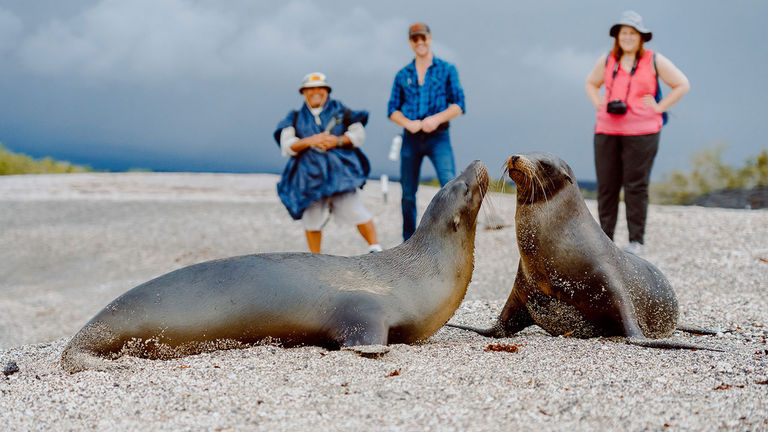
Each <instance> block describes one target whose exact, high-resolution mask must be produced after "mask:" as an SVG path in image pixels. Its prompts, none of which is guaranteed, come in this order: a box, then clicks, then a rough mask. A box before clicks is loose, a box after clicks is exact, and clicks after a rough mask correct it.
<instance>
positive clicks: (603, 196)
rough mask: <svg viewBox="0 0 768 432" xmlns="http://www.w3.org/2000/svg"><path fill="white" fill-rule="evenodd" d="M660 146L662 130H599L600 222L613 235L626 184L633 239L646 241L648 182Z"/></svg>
mask: <svg viewBox="0 0 768 432" xmlns="http://www.w3.org/2000/svg"><path fill="white" fill-rule="evenodd" d="M658 149H659V133H658V132H657V133H655V134H650V135H606V134H595V171H596V172H597V210H598V214H599V215H600V226H601V227H602V228H603V231H604V232H605V233H606V234H607V235H608V237H610V238H611V239H613V231H614V229H615V228H616V217H617V215H618V211H619V192H620V191H621V188H622V187H623V188H624V202H625V204H626V209H627V228H628V230H629V241H630V242H639V243H641V244H642V243H643V242H644V236H645V219H646V215H647V213H648V182H649V179H650V177H651V168H652V167H653V159H654V158H655V157H656V152H657V151H658Z"/></svg>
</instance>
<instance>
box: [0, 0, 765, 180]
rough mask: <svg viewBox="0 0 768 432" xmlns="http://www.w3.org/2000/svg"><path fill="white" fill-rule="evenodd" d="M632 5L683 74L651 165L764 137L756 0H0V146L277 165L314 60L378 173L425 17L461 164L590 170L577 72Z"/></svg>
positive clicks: (185, 164) (128, 159)
mask: <svg viewBox="0 0 768 432" xmlns="http://www.w3.org/2000/svg"><path fill="white" fill-rule="evenodd" d="M629 8H637V10H638V12H640V13H641V14H642V15H643V16H644V19H645V22H646V25H647V26H648V27H650V28H651V29H652V30H653V31H654V40H653V41H652V42H651V44H649V48H653V49H658V50H659V51H660V52H662V53H663V54H665V55H666V56H667V57H669V58H671V59H672V60H673V61H674V62H675V63H676V64H677V65H678V66H679V67H680V68H681V69H682V70H683V71H684V72H685V73H686V74H687V75H688V77H689V78H690V80H691V83H692V91H691V93H690V94H689V95H687V96H686V97H685V98H684V99H683V100H682V101H681V102H680V103H679V104H678V105H677V106H675V107H674V108H673V112H672V120H671V123H670V124H669V125H668V126H666V127H665V128H664V130H663V132H662V142H661V150H660V153H659V156H658V159H657V164H656V169H655V171H654V177H656V178H658V177H659V176H660V174H662V173H664V172H669V171H670V170H671V169H673V168H684V167H685V166H686V165H687V159H688V156H689V155H690V154H691V153H692V152H693V151H696V150H698V149H702V148H705V147H708V146H712V145H714V144H715V143H718V142H721V141H722V142H729V143H730V144H731V147H730V148H729V150H728V151H727V152H726V156H727V157H728V158H729V159H730V160H731V162H734V163H741V162H743V159H744V158H746V157H747V156H749V155H754V154H757V153H758V152H759V150H760V149H762V148H765V146H766V145H765V144H764V142H763V141H760V140H759V139H758V135H757V125H759V124H760V123H761V122H762V119H763V118H765V117H766V114H767V113H768V112H767V110H766V109H765V107H764V104H763V102H762V100H761V99H764V96H765V94H766V86H765V84H764V81H765V80H764V79H763V78H762V77H761V74H762V72H760V71H762V70H764V67H765V65H766V60H767V59H766V50H765V49H762V48H759V49H755V48H754V46H755V45H754V41H755V40H759V37H760V36H759V34H758V33H759V31H760V30H759V29H761V28H762V26H761V20H762V19H763V18H761V17H765V16H766V12H768V7H767V6H766V4H765V3H763V2H758V1H740V2H731V3H725V2H723V3H714V2H706V3H703V2H698V1H692V0H689V1H678V2H666V1H648V2H644V3H642V4H640V5H638V4H637V3H631V2H620V1H619V2H616V1H612V2H608V1H586V2H566V1H549V2H535V3H534V2H529V3H519V2H501V1H499V2H475V3H467V2H406V1H394V2H375V3H367V2H345V1H330V2H323V3H318V2H309V1H292V2H288V3H272V2H250V1H226V2H220V1H191V0H163V1H157V0H134V1H130V2H126V1H116V0H103V1H96V0H92V1H85V0H80V1H70V2H59V1H50V2H41V1H36V2H10V1H8V2H3V1H0V60H2V62H3V67H2V68H0V141H2V142H3V143H4V144H5V145H6V146H8V147H10V148H12V149H14V150H16V151H25V152H28V153H31V154H33V155H36V156H43V155H52V156H56V157H62V158H68V159H73V160H75V161H78V162H85V163H91V164H93V165H95V166H105V167H112V168H127V167H130V166H143V167H149V168H154V169H173V170H217V171H255V170H260V171H271V172H276V171H279V170H280V168H281V167H282V165H283V163H284V160H283V159H281V157H280V156H279V152H278V150H277V147H276V146H275V144H274V141H272V139H271V132H272V128H273V127H274V125H275V124H276V123H277V121H278V120H279V119H280V118H282V117H283V116H284V115H285V113H286V112H287V111H288V110H289V109H292V108H295V107H298V106H299V105H300V103H301V99H300V96H299V95H298V93H297V92H296V88H297V87H298V84H299V81H300V79H301V77H302V76H303V75H304V74H305V73H307V72H310V71H322V72H325V73H326V74H327V75H328V77H329V80H330V82H331V84H332V85H333V86H334V93H333V95H334V96H335V97H338V98H339V99H341V100H342V101H344V102H345V103H346V104H348V105H350V106H352V107H353V108H358V109H359V108H365V109H368V110H370V111H371V122H370V124H369V126H368V141H367V142H366V145H365V151H366V153H367V154H368V155H369V157H370V158H371V160H372V163H373V169H374V174H378V173H382V172H387V173H390V174H395V173H396V169H397V167H396V164H394V163H392V162H390V161H389V160H388V159H387V158H386V154H387V150H388V145H389V141H390V140H391V138H392V137H393V136H394V135H395V134H396V133H397V132H398V128H397V127H395V126H394V125H393V124H392V123H391V122H389V121H388V120H387V119H386V103H387V99H388V97H389V91H390V86H391V83H392V79H393V77H394V74H395V72H396V71H397V69H398V68H400V67H402V66H403V65H405V63H406V62H408V61H410V59H411V58H412V53H411V52H410V49H409V47H408V44H407V40H406V36H405V29H406V28H407V26H408V24H409V23H410V22H413V21H416V20H424V21H427V22H428V23H429V24H430V26H431V27H432V30H433V34H434V38H435V44H434V45H433V49H434V52H435V53H436V55H438V56H440V57H442V58H445V59H447V60H449V61H452V62H454V63H456V65H457V66H458V69H459V73H460V77H461V80H462V83H463V85H464V88H465V92H466V94H467V111H468V112H467V114H466V115H465V116H463V117H461V118H459V119H457V120H456V121H454V122H453V128H452V134H453V138H454V148H455V151H456V157H457V164H458V165H464V164H466V163H468V162H469V161H470V160H472V159H477V158H479V159H482V160H483V161H484V162H486V163H487V164H489V165H490V166H491V167H498V166H500V164H501V162H502V160H503V159H504V158H505V157H506V156H507V155H509V154H510V153H512V152H517V151H527V150H547V151H551V152H554V153H557V154H559V155H560V156H562V157H564V158H565V159H566V160H568V161H569V163H570V164H571V165H572V166H573V168H574V170H575V171H576V173H577V175H578V176H579V177H580V178H584V179H590V178H594V170H593V167H592V144H591V140H592V128H593V125H594V112H593V109H592V107H591V105H590V104H589V102H588V100H587V98H586V95H585V94H584V78H585V77H586V74H587V73H588V72H589V70H590V69H591V68H592V67H593V66H594V64H595V61H596V60H597V58H598V57H599V56H600V55H601V54H602V53H604V52H606V51H607V50H608V49H609V48H610V43H611V40H610V38H609V37H608V35H607V33H608V28H609V27H610V25H611V24H612V22H613V21H614V20H615V19H616V17H618V15H619V14H620V13H621V11H622V10H624V9H629ZM759 95H762V98H760V97H757V96H759ZM426 166H427V165H425V167H426ZM426 171H427V172H429V171H430V169H429V168H427V169H426Z"/></svg>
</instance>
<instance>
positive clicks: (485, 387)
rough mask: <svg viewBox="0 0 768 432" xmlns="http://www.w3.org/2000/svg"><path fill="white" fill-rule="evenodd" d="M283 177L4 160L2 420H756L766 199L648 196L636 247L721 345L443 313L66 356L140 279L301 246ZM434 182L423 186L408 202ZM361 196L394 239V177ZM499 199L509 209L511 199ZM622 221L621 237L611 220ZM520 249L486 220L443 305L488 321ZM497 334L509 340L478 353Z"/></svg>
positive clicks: (763, 373) (329, 246)
mask: <svg viewBox="0 0 768 432" xmlns="http://www.w3.org/2000/svg"><path fill="white" fill-rule="evenodd" d="M276 181H277V177H276V176H271V175H227V174H219V175H216V174H157V173H153V174H147V173H128V174H76V175H75V174H73V175H60V176H10V177H0V369H2V368H3V367H5V366H6V364H7V363H8V362H11V361H13V362H16V364H17V365H18V367H19V369H20V371H19V372H17V373H14V374H12V375H9V376H8V377H4V376H3V375H2V374H0V429H2V430H116V429H117V430H142V431H148V430H230V429H231V430H361V429H363V428H368V429H371V430H409V431H410V430H413V431H421V430H440V431H445V430H461V431H475V430H477V431H479V430H499V429H521V430H603V429H607V430H649V429H650V430H662V429H665V428H666V427H667V426H669V427H670V429H672V430H768V384H764V383H765V382H766V380H768V345H767V344H766V337H767V336H768V299H767V297H768V210H753V211H749V210H723V209H704V208H697V207H675V206H665V207H659V206H651V208H650V210H649V222H648V233H647V236H646V243H647V246H646V251H645V257H646V258H647V259H649V260H650V261H651V262H653V263H655V264H656V265H657V266H658V267H659V268H660V269H661V270H662V271H663V272H664V273H665V274H666V275H667V277H668V278H669V279H670V281H671V282H672V284H673V286H674V287H675V290H676V292H677V295H678V300H679V302H680V309H681V318H682V321H683V322H684V323H687V324H694V325H700V326H704V327H709V328H714V329H718V330H721V331H724V333H723V334H722V335H719V336H716V337H710V336H699V337H695V336H690V335H686V334H683V333H679V332H677V333H675V334H674V335H673V338H674V339H676V340H680V341H689V342H695V343H698V344H701V345H705V346H711V347H719V348H723V349H725V350H726V351H727V352H723V353H719V352H709V351H688V350H682V351H666V350H658V349H648V348H641V347H635V346H630V345H626V344H624V343H622V342H621V340H618V339H615V338H614V339H590V340H578V339H570V338H565V339H564V338H555V337H551V336H549V335H547V334H546V333H544V332H543V331H542V330H540V329H538V328H537V327H531V328H529V329H527V330H525V331H524V332H522V333H521V334H519V335H517V336H515V337H513V338H508V339H499V340H492V339H487V338H483V337H481V336H478V335H475V334H472V333H468V332H462V331H459V330H454V329H447V328H444V329H442V330H440V331H439V332H438V333H437V334H436V335H435V336H433V337H432V338H430V339H428V340H427V341H425V342H424V343H422V344H418V345H413V346H408V345H394V346H392V347H391V351H390V353H388V354H386V355H385V356H383V357H382V358H380V359H375V360H373V359H366V358H362V357H359V356H357V355H356V354H354V353H352V352H349V351H327V350H325V349H322V348H318V347H303V348H292V349H284V348H280V347H276V346H269V345H267V346H258V347H253V348H249V349H244V350H230V351H219V352H214V353H209V354H201V355H197V356H190V357H185V358H180V359H175V360H170V361H157V360H144V359H137V358H132V357H124V358H121V359H120V360H118V361H117V362H116V363H118V364H119V365H121V366H124V368H122V369H119V370H116V371H110V372H95V371H87V372H82V373H79V374H75V375H70V374H68V373H65V372H64V371H63V370H62V369H61V368H60V367H59V365H58V359H59V356H60V354H61V350H62V348H63V346H64V344H65V343H66V342H67V340H68V338H69V337H71V336H72V335H73V334H74V333H75V332H76V331H77V330H78V329H79V328H80V327H81V326H82V325H83V324H84V323H85V322H86V321H87V320H88V319H90V317H92V316H93V315H94V314H95V313H97V312H98V311H99V310H100V309H101V308H102V307H103V306H105V305H106V304H107V303H108V302H109V301H111V300H112V299H114V298H115V297H117V296H118V295H120V294H121V293H123V292H124V291H126V290H127V289H130V288H132V287H133V286H135V285H137V284H139V283H141V282H144V281H146V280H148V279H150V278H152V277H155V276H158V275H160V274H163V273H165V272H168V271H170V270H173V269H177V268H179V267H183V266H186V265H189V264H192V263H195V262H200V261H204V260H209V259H214V258H220V257H226V256H232V255H240V254H246V253H254V252H272V251H293V250H306V245H305V240H304V234H303V232H302V229H301V226H300V224H299V223H297V222H293V221H291V220H290V217H289V216H288V214H287V212H286V211H285V209H284V208H283V207H282V205H281V204H280V203H279V201H278V200H277V197H276V194H275V189H274V186H275V183H276ZM435 191H436V190H435V189H434V188H426V187H424V188H422V189H421V190H420V192H419V204H420V212H423V209H424V207H426V204H427V203H428V202H429V200H430V199H431V197H432V196H433V195H434V193H435ZM364 200H365V202H366V205H367V206H368V208H369V209H370V210H371V211H372V212H373V213H374V214H375V222H376V226H377V229H378V233H379V237H380V240H381V243H382V244H383V245H384V246H385V247H393V246H396V245H397V244H398V243H399V241H400V204H399V200H400V191H399V187H398V185H397V184H391V185H390V194H389V197H388V202H387V203H384V202H383V200H382V196H381V192H380V185H379V184H378V182H370V183H369V184H368V186H366V189H365V192H364ZM491 200H492V201H491V202H492V204H493V205H494V208H495V209H496V210H497V212H498V213H499V214H501V216H502V217H503V218H504V220H506V222H507V223H509V224H513V223H514V217H513V212H514V197H512V196H502V195H495V194H494V195H492V196H491ZM588 205H589V207H590V209H592V211H593V212H594V211H595V203H594V202H591V201H588ZM490 215H491V214H490V213H489V211H487V210H486V211H484V212H483V213H482V214H481V217H480V218H481V221H483V220H486V219H487V218H488V217H489V216H490ZM620 217H623V215H621V216H620ZM617 233H618V234H617V236H618V237H625V236H626V231H625V225H624V224H623V222H620V225H619V227H618V230H617ZM622 240H623V239H621V240H619V245H620V246H623V245H624V244H626V241H622ZM365 251H366V245H365V244H364V242H363V240H362V239H361V238H360V237H359V236H358V235H357V233H356V231H355V230H354V228H352V227H338V226H336V225H334V224H329V225H328V227H327V228H326V230H325V234H324V252H327V253H332V254H340V255H355V254H360V253H364V252H365ZM518 256H519V255H518V253H517V244H516V242H515V234H514V229H513V227H508V228H506V229H503V230H499V231H486V230H482V229H480V230H478V233H477V245H476V257H475V263H476V265H475V273H474V275H473V281H472V283H471V285H470V286H469V290H468V292H467V297H466V299H465V301H464V303H463V304H462V306H461V308H459V310H458V311H457V313H456V315H455V316H454V318H453V321H454V322H460V323H467V324H472V325H478V326H486V325H488V324H490V323H491V322H492V320H493V319H494V318H495V317H496V316H497V315H498V313H499V310H500V308H501V306H502V305H503V304H504V300H506V297H507V295H508V294H509V290H510V288H511V285H512V281H513V279H514V275H515V272H516V268H517V260H518ZM191 319H193V317H191ZM496 343H502V344H518V345H521V346H519V351H518V352H517V353H508V352H486V351H485V349H486V347H488V345H489V344H496ZM761 383H763V384H761Z"/></svg>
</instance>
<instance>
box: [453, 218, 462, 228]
mask: <svg viewBox="0 0 768 432" xmlns="http://www.w3.org/2000/svg"><path fill="white" fill-rule="evenodd" d="M459 222H461V218H460V217H459V215H456V217H454V218H453V231H454V232H456V231H458V230H459Z"/></svg>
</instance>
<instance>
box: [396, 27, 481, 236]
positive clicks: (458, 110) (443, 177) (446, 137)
mask: <svg viewBox="0 0 768 432" xmlns="http://www.w3.org/2000/svg"><path fill="white" fill-rule="evenodd" d="M408 39H409V40H410V43H411V49H413V52H414V54H415V58H414V59H413V61H411V62H410V63H409V64H408V65H406V66H405V67H404V68H402V69H400V71H398V72H397V75H395V82H394V84H393V85H392V94H391V95H390V97H389V105H388V109H387V111H388V112H387V114H388V115H389V118H390V120H392V121H393V122H395V123H397V124H398V125H400V126H402V127H403V129H404V130H403V143H402V147H401V149H400V184H401V186H402V188H403V197H402V202H401V205H402V211H403V241H405V240H408V239H409V238H410V237H411V235H413V232H414V231H415V230H416V216H417V212H416V190H417V189H418V188H419V175H420V171H421V162H422V160H423V159H424V156H426V157H428V158H429V159H430V160H431V161H432V165H434V167H435V171H436V172H437V179H438V181H440V186H444V185H445V184H446V183H448V182H449V181H451V180H452V179H453V178H454V177H456V166H455V162H454V159H453V149H452V148H451V138H450V134H449V133H448V127H449V123H448V122H449V121H450V120H452V119H453V118H455V117H457V116H459V115H461V114H463V113H464V112H465V111H466V109H465V106H464V90H463V89H462V87H461V83H460V82H459V73H458V72H457V71H456V67H455V66H454V65H452V64H451V63H448V62H446V61H444V60H441V59H439V58H437V57H435V56H434V55H433V54H432V34H431V32H430V30H429V27H428V26H427V25H426V24H424V23H416V24H413V25H412V26H410V27H409V28H408Z"/></svg>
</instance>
